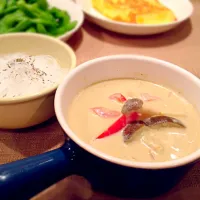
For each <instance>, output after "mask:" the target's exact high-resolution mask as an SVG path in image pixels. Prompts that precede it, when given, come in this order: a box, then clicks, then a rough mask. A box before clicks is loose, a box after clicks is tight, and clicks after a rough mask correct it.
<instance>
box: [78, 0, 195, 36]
mask: <svg viewBox="0 0 200 200" xmlns="http://www.w3.org/2000/svg"><path fill="white" fill-rule="evenodd" d="M75 1H76V3H77V4H79V5H80V6H81V7H82V9H83V11H84V12H85V14H86V17H87V19H88V20H90V21H91V22H93V23H95V24H97V25H99V26H101V27H103V28H105V29H107V30H110V31H114V32H118V33H122V34H127V35H151V34H157V33H162V32H166V31H169V30H171V29H173V28H175V27H177V26H178V25H179V24H180V23H182V22H183V21H185V20H187V19H188V18H190V16H191V15H192V13H193V5H192V3H191V2H190V1H189V0H159V1H160V2H161V3H163V4H164V5H165V6H166V7H168V8H169V9H171V10H172V11H173V12H174V13H175V15H176V17H177V21H175V22H172V23H167V24H160V25H141V24H131V23H124V22H117V21H114V20H111V19H108V18H107V17H104V16H103V15H101V14H100V13H99V12H98V11H96V10H95V9H93V7H92V3H91V0H75Z"/></svg>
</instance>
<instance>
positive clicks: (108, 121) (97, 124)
mask: <svg viewBox="0 0 200 200" xmlns="http://www.w3.org/2000/svg"><path fill="white" fill-rule="evenodd" d="M66 112H67V113H66V120H67V122H68V124H69V126H70V128H71V129H72V131H73V132H74V133H75V134H77V136H78V137H79V138H80V139H81V140H83V141H85V142H86V143H88V144H89V145H91V146H92V147H94V148H96V149H97V150H100V151H101V152H103V153H106V154H108V155H111V156H114V157H117V158H122V159H125V160H132V161H141V162H159V161H169V160H174V159H178V158H181V157H184V156H186V155H189V154H191V153H192V152H194V151H196V150H198V149H199V143H200V135H199V133H198V132H199V130H200V116H199V113H198V112H197V111H196V109H195V107H194V106H193V105H192V104H191V103H189V102H188V101H187V100H186V99H185V98H184V97H183V96H182V95H181V94H180V92H178V91H172V90H171V89H169V88H166V87H163V86H160V85H157V84H154V83H151V82H148V81H144V80H135V79H114V80H106V81H102V82H99V83H96V84H93V85H90V86H89V87H87V88H85V89H83V90H82V91H81V92H80V93H78V94H77V96H76V97H75V98H74V100H73V101H72V103H71V105H70V107H69V109H68V110H67V111H66Z"/></svg>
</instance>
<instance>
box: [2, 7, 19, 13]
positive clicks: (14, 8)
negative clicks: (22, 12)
mask: <svg viewBox="0 0 200 200" xmlns="http://www.w3.org/2000/svg"><path fill="white" fill-rule="evenodd" d="M17 9H18V7H17V6H16V5H14V6H10V7H8V8H6V9H4V11H3V13H2V15H7V14H9V13H13V12H15V11H17Z"/></svg>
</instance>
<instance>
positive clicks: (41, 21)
mask: <svg viewBox="0 0 200 200" xmlns="http://www.w3.org/2000/svg"><path fill="white" fill-rule="evenodd" d="M31 21H32V22H33V23H35V24H43V25H44V26H49V27H56V24H54V23H52V22H51V21H49V20H46V19H39V18H35V19H31Z"/></svg>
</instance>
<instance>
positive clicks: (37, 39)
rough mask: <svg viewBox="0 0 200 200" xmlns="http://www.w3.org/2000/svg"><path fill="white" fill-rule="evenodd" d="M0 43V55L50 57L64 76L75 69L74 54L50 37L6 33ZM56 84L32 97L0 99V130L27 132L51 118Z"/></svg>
mask: <svg viewBox="0 0 200 200" xmlns="http://www.w3.org/2000/svg"><path fill="white" fill-rule="evenodd" d="M0 43H1V45H0V55H5V54H12V53H19V52H20V53H26V54H29V55H50V56H53V57H54V58H55V59H56V60H57V61H58V63H59V65H60V66H61V67H62V68H63V69H66V70H64V71H63V73H64V75H65V74H66V75H67V73H68V72H69V71H70V70H72V69H73V68H74V67H76V55H75V53H74V51H73V50H72V49H71V48H70V47H69V46H68V45H67V44H65V43H64V42H62V41H60V40H58V39H55V38H53V37H50V36H46V35H41V34H35V33H9V34H2V35H0ZM1 63H2V62H1ZM60 82H62V79H61V80H60ZM60 82H59V83H60ZM59 83H57V84H55V85H53V86H51V87H49V88H46V89H44V90H42V91H40V92H39V93H36V94H32V95H25V96H21V97H16V98H6V97H5V98H0V128H4V129H18V128H27V127H30V126H34V125H37V124H40V123H42V122H44V121H46V120H48V119H49V118H51V117H52V116H53V115H54V114H55V112H54V94H55V91H56V89H57V87H58V85H59Z"/></svg>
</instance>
